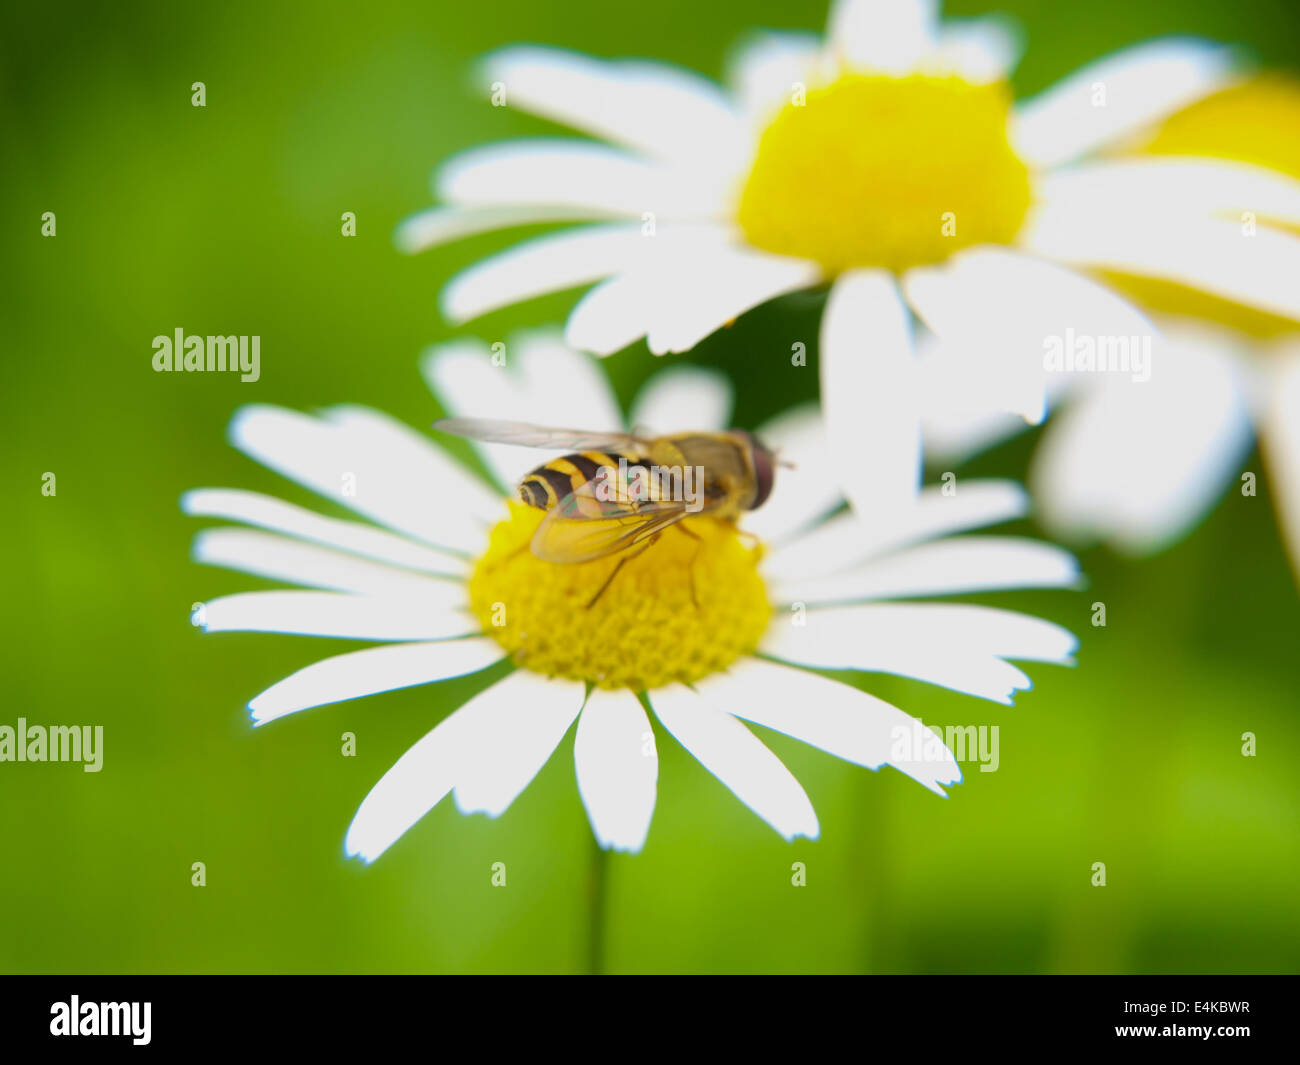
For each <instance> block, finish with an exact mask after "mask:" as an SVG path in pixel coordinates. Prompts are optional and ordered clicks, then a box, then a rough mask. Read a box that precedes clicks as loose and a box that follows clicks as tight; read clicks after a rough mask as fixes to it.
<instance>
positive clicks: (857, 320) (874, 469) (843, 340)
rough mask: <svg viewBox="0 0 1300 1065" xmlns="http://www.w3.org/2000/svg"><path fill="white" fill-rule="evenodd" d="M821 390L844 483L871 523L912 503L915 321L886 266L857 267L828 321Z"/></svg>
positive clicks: (916, 479) (917, 472)
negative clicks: (866, 268)
mask: <svg viewBox="0 0 1300 1065" xmlns="http://www.w3.org/2000/svg"><path fill="white" fill-rule="evenodd" d="M820 352H821V353H820V359H821V397H822V411H823V415H824V417H825V419H826V434H827V438H828V440H829V443H830V450H831V456H832V460H833V462H834V463H835V470H836V473H837V475H838V477H839V480H840V484H841V485H842V487H843V489H844V494H845V496H847V497H848V500H849V503H850V505H851V506H852V507H853V509H854V511H856V513H857V515H858V517H859V518H861V519H862V522H863V524H864V525H865V526H866V527H867V528H868V529H870V528H871V527H872V526H873V525H880V524H882V523H884V522H887V521H888V520H889V515H891V514H893V513H896V512H897V511H898V510H902V509H907V508H909V507H911V506H912V505H913V504H914V502H915V500H916V493H917V491H918V490H919V489H920V482H921V423H920V412H919V410H918V409H917V405H916V393H915V381H914V377H913V367H912V328H911V323H910V322H909V321H908V316H907V309H906V308H905V307H904V306H903V301H902V299H901V298H900V296H899V293H898V286H897V285H896V284H895V283H894V281H893V279H892V278H891V277H890V276H889V275H888V274H886V273H885V272H883V271H875V270H873V271H850V272H848V273H845V274H843V275H842V276H841V277H840V278H839V280H838V281H836V282H835V286H834V287H833V288H832V289H831V295H830V299H829V300H827V303H826V310H825V312H824V313H823V315H822V324H821V348H820Z"/></svg>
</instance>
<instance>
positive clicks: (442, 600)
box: [193, 582, 479, 640]
mask: <svg viewBox="0 0 1300 1065" xmlns="http://www.w3.org/2000/svg"><path fill="white" fill-rule="evenodd" d="M465 599H466V593H465V588H464V586H463V585H460V584H452V583H451V582H448V584H447V590H446V591H445V592H442V593H440V594H438V595H430V594H428V593H426V592H424V591H421V592H420V593H419V594H418V595H416V596H405V597H402V598H398V597H395V596H375V595H348V594H345V593H342V592H297V591H295V592H239V593H237V594H235V595H225V596H221V597H220V598H217V599H211V600H209V601H208V602H206V603H204V604H203V605H202V606H201V607H200V608H199V609H197V610H196V611H195V612H194V617H193V621H194V624H195V625H197V626H198V627H200V628H202V629H203V631H204V632H285V633H293V634H296V635H299V636H335V637H338V638H340V639H347V640H442V639H446V638H448V637H452V636H466V635H468V634H470V633H472V632H475V631H477V630H478V628H479V624H478V622H477V621H476V620H475V619H473V618H472V617H470V616H469V614H468V613H466V612H465V610H464V603H465Z"/></svg>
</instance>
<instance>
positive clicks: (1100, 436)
mask: <svg viewBox="0 0 1300 1065" xmlns="http://www.w3.org/2000/svg"><path fill="white" fill-rule="evenodd" d="M1221 343H1222V342H1220V341H1211V340H1207V339H1199V338H1197V337H1196V336H1194V335H1192V334H1189V333H1186V332H1182V333H1171V335H1170V338H1169V343H1168V346H1167V349H1166V351H1165V357H1164V358H1163V359H1161V360H1159V361H1155V362H1153V364H1152V366H1151V376H1150V379H1149V380H1147V381H1141V382H1135V381H1131V380H1129V379H1128V378H1108V379H1106V380H1105V381H1103V382H1099V385H1098V387H1096V388H1094V389H1092V390H1091V391H1089V392H1088V393H1087V394H1085V395H1082V396H1080V397H1079V399H1078V401H1077V402H1076V403H1074V404H1073V405H1071V406H1068V407H1067V408H1066V409H1065V410H1064V411H1062V412H1061V413H1059V414H1058V415H1057V416H1056V417H1055V418H1054V419H1053V420H1052V423H1051V424H1050V425H1049V426H1048V429H1047V431H1046V433H1045V434H1044V437H1043V440H1042V441H1041V443H1040V444H1039V447H1038V451H1037V453H1036V455H1035V458H1034V466H1033V468H1032V471H1031V484H1032V486H1033V491H1034V496H1035V500H1036V501H1037V503H1038V507H1039V511H1040V515H1041V517H1042V519H1043V521H1044V522H1045V523H1046V524H1047V525H1048V527H1049V528H1051V529H1054V530H1056V531H1057V532H1061V533H1070V534H1072V535H1074V536H1084V537H1091V536H1101V537H1105V538H1107V539H1110V540H1112V541H1113V542H1115V543H1116V544H1118V545H1119V546H1121V547H1124V548H1125V549H1127V550H1130V551H1151V550H1156V549H1158V548H1160V547H1163V546H1164V545H1165V544H1167V543H1169V542H1170V541H1172V540H1174V539H1176V538H1177V537H1179V536H1180V535H1181V534H1182V533H1183V532H1185V531H1186V529H1187V528H1188V527H1189V526H1190V525H1192V524H1193V523H1194V522H1195V521H1197V520H1198V519H1199V518H1200V517H1202V516H1203V515H1204V514H1205V512H1206V511H1207V510H1208V509H1209V508H1210V506H1211V505H1212V504H1213V502H1214V501H1215V499H1217V498H1218V496H1219V495H1220V494H1221V493H1222V491H1223V489H1224V487H1225V486H1226V485H1227V483H1228V481H1229V479H1230V478H1231V476H1232V474H1233V472H1234V471H1235V470H1237V469H1239V467H1240V463H1241V461H1242V458H1243V457H1244V455H1245V453H1246V452H1247V451H1248V450H1249V448H1250V443H1251V427H1250V420H1249V416H1248V412H1247V407H1246V399H1245V394H1244V392H1243V388H1242V382H1241V381H1240V380H1239V379H1238V376H1237V373H1236V371H1235V370H1234V367H1233V359H1234V357H1235V352H1234V351H1233V350H1232V349H1231V347H1229V348H1227V349H1226V350H1225V349H1223V348H1221V347H1220V346H1219V345H1220V344H1221Z"/></svg>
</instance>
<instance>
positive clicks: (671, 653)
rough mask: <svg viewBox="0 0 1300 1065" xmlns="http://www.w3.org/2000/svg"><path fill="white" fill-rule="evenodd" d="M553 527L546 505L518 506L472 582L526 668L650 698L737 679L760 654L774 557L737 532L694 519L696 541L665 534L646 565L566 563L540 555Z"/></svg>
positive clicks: (684, 534) (686, 534)
mask: <svg viewBox="0 0 1300 1065" xmlns="http://www.w3.org/2000/svg"><path fill="white" fill-rule="evenodd" d="M542 517H543V512H542V511H541V510H538V509H537V508H536V507H526V506H523V505H522V504H518V503H513V502H512V503H510V516H509V517H508V518H506V519H505V520H504V521H502V522H500V523H498V524H497V525H496V526H495V527H494V528H493V529H492V533H491V536H490V538H489V541H488V548H487V551H486V552H485V553H484V554H483V556H482V557H481V558H480V559H479V560H478V563H477V564H476V565H475V567H474V572H473V573H472V574H471V575H470V579H469V597H470V606H471V609H472V610H473V612H474V614H475V616H476V617H477V618H478V619H479V622H480V623H481V624H482V626H483V631H484V632H486V633H488V634H489V635H491V636H492V637H493V638H495V639H496V641H497V642H498V643H499V644H501V646H502V647H504V648H505V649H506V651H507V652H509V654H510V655H511V657H512V658H513V659H514V661H515V662H516V664H518V665H520V666H522V667H524V668H526V669H530V670H532V671H534V672H536V673H542V674H545V675H546V676H555V677H568V678H570V679H572V680H581V681H585V682H587V683H589V684H593V685H595V686H596V687H598V688H629V689H631V690H632V691H646V690H648V689H651V688H658V687H662V686H663V685H665V684H670V683H673V682H675V681H680V682H683V683H690V682H692V681H696V680H699V679H700V678H701V677H704V676H707V675H708V674H710V673H715V672H717V671H719V670H722V669H726V668H727V666H729V665H730V664H731V663H732V662H734V661H735V660H736V659H737V658H739V657H740V656H741V655H743V654H746V653H748V652H750V651H752V650H754V648H755V647H756V646H757V645H758V641H759V638H760V637H761V636H762V634H763V630H764V629H766V627H767V624H768V621H769V619H770V618H771V607H770V605H769V604H768V601H767V590H766V588H765V587H764V585H763V580H762V578H761V577H760V576H759V574H758V560H759V557H760V555H761V553H762V551H761V548H760V547H758V546H757V545H755V546H748V545H747V544H746V543H745V542H744V540H742V538H741V536H740V535H739V534H738V533H737V531H736V529H735V527H734V526H733V525H731V524H729V523H727V522H722V521H717V520H715V519H713V518H709V517H694V518H686V519H685V520H684V521H683V522H682V523H681V524H682V525H683V526H684V527H685V531H683V529H682V528H670V529H667V530H665V531H664V532H663V534H662V535H661V536H660V537H659V539H658V540H657V541H656V542H655V543H654V544H653V545H651V546H650V547H649V548H647V549H646V550H645V551H643V552H642V553H641V554H639V555H637V556H636V557H628V555H629V554H630V552H624V553H622V554H618V555H611V556H610V557H608V558H602V559H597V560H596V561H594V562H581V563H557V562H543V561H541V559H539V558H537V557H536V556H534V555H533V553H532V552H531V551H530V550H529V547H528V545H529V541H530V540H531V539H532V536H533V532H534V531H535V530H536V529H537V525H538V523H539V522H540V521H541V519H542ZM634 550H635V549H634ZM624 558H626V559H627V560H626V561H625V562H624V564H623V567H622V569H620V570H619V572H618V574H617V576H615V577H614V579H613V581H612V582H611V583H610V584H609V586H608V587H607V588H606V589H605V591H604V592H603V593H600V589H601V585H603V584H604V583H605V581H606V580H607V579H608V578H609V576H610V574H611V573H613V571H614V567H615V566H617V565H619V562H620V560H622V559H624ZM597 593H600V598H599V599H597V601H596V602H595V604H594V605H592V606H590V607H589V606H588V604H589V603H591V601H592V599H593V598H595V597H596V595H597Z"/></svg>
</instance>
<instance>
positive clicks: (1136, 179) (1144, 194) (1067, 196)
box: [1037, 156, 1300, 226]
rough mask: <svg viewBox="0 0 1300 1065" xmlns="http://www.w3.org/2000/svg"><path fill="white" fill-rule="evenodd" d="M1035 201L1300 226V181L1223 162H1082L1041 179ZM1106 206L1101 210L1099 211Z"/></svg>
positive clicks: (1168, 158)
mask: <svg viewBox="0 0 1300 1065" xmlns="http://www.w3.org/2000/svg"><path fill="white" fill-rule="evenodd" d="M1037 198H1038V199H1039V200H1040V201H1042V202H1044V203H1049V204H1052V205H1053V206H1054V207H1055V208H1057V209H1059V210H1060V211H1062V212H1065V213H1068V212H1071V211H1080V212H1095V211H1098V210H1102V211H1122V212H1125V213H1128V214H1130V215H1135V216H1137V217H1139V218H1141V217H1145V216H1147V215H1148V214H1151V213H1165V214H1168V215H1175V214H1178V213H1180V212H1186V213H1187V214H1195V215H1206V214H1225V213H1226V214H1235V215H1236V216H1238V218H1239V217H1240V215H1241V213H1242V212H1245V211H1250V212H1252V213H1253V214H1255V215H1256V216H1257V218H1258V219H1259V220H1260V221H1265V220H1267V221H1270V222H1277V223H1281V224H1284V225H1292V226H1295V225H1300V181H1297V180H1296V179H1295V178H1293V177H1291V176H1289V175H1287V174H1282V173H1279V172H1278V171H1276V170H1266V169H1264V168H1263V167H1258V166H1249V165H1247V164H1246V163H1238V162H1233V161H1231V160H1227V159H1184V158H1181V157H1179V156H1150V157H1145V158H1141V157H1140V158H1133V159H1108V160H1105V161H1102V162H1089V163H1081V164H1079V165H1076V166H1071V167H1068V168H1065V169H1062V170H1058V171H1055V172H1054V173H1051V174H1046V175H1044V176H1043V177H1042V178H1041V179H1040V181H1039V184H1038V189H1037ZM1103 205H1104V206H1103Z"/></svg>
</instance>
